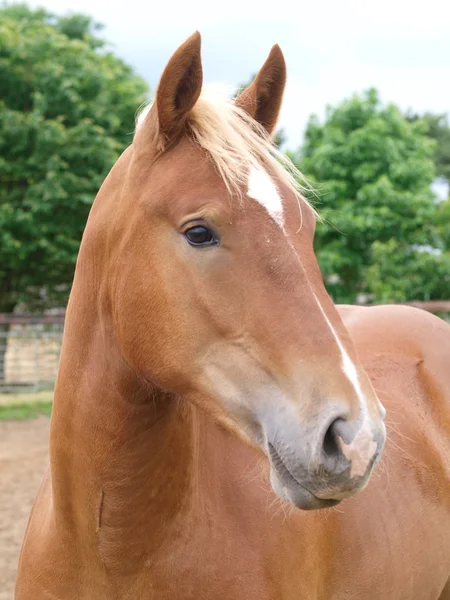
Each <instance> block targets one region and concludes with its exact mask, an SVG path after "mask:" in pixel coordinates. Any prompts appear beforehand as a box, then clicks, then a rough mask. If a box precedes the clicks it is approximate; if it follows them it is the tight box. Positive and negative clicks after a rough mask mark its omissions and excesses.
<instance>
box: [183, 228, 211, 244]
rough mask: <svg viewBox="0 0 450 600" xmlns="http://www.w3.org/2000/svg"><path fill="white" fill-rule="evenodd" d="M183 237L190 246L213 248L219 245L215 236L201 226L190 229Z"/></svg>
mask: <svg viewBox="0 0 450 600" xmlns="http://www.w3.org/2000/svg"><path fill="white" fill-rule="evenodd" d="M184 235H185V236H186V239H187V241H188V242H189V243H190V244H191V246H215V245H217V244H218V243H219V240H218V238H217V236H216V234H215V233H214V232H213V231H211V229H208V227H204V226H203V225H196V226H195V227H191V228H190V229H188V230H187V231H185V232H184Z"/></svg>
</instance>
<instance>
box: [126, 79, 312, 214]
mask: <svg viewBox="0 0 450 600" xmlns="http://www.w3.org/2000/svg"><path fill="white" fill-rule="evenodd" d="M151 107H152V103H150V104H149V105H147V106H146V107H144V108H143V110H141V111H140V112H139V114H138V116H137V119H136V129H139V127H140V126H141V124H142V122H143V121H144V119H145V117H146V115H147V114H148V112H149V111H150V109H151ZM187 129H188V133H189V135H190V136H191V138H192V139H193V140H194V141H195V143H197V144H198V145H199V146H200V147H201V148H202V149H203V150H205V152H206V153H207V154H208V156H209V157H210V159H211V161H212V163H213V164H214V166H215V168H216V170H217V171H218V173H219V174H220V176H221V178H222V179H223V181H224V183H225V185H226V187H227V190H228V192H229V193H230V194H232V195H236V196H238V197H239V198H242V190H243V189H245V190H246V189H247V186H248V177H249V171H250V169H252V168H256V169H258V168H261V165H263V166H264V167H265V168H266V170H267V171H268V172H269V173H271V174H272V175H275V176H276V178H277V179H278V181H280V182H281V183H282V184H284V185H285V186H287V188H289V189H290V190H291V191H292V192H293V193H294V194H295V196H296V198H297V200H298V202H299V206H300V200H303V201H305V202H307V200H306V199H305V198H304V196H303V193H304V191H305V190H310V189H311V188H310V186H309V185H308V184H307V183H306V180H305V178H304V177H303V175H302V174H301V173H300V171H299V170H298V169H297V167H296V166H295V165H294V164H293V163H292V161H291V160H290V159H289V158H288V157H287V156H286V155H284V154H283V153H282V152H280V150H279V149H278V148H277V147H276V146H275V145H274V144H273V141H272V138H271V136H270V135H269V134H268V133H267V131H266V130H265V129H264V127H262V126H261V125H260V124H259V123H257V122H256V121H255V120H254V119H253V118H252V117H250V115H248V113H247V112H246V111H245V110H243V109H242V108H240V107H239V106H237V105H236V104H235V103H234V101H233V99H232V97H231V96H230V94H229V89H227V88H226V87H224V86H218V85H217V84H212V85H211V84H210V85H206V86H204V87H203V89H202V93H201V95H200V97H199V99H198V100H197V102H196V104H195V106H194V107H193V108H192V110H191V111H190V113H189V116H188V117H187ZM307 203H308V202H307ZM308 204H309V203H308ZM313 210H314V209H313ZM314 212H315V211H314Z"/></svg>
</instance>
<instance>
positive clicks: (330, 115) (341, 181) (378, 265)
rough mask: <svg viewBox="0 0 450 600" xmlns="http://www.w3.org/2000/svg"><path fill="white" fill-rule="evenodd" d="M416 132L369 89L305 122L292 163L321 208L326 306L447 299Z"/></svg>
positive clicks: (423, 149)
mask: <svg viewBox="0 0 450 600" xmlns="http://www.w3.org/2000/svg"><path fill="white" fill-rule="evenodd" d="M426 131H427V124H426V123H425V122H424V121H423V120H416V121H414V122H409V121H408V120H407V119H405V118H404V117H403V116H402V114H401V113H400V111H399V109H398V108H396V107H395V106H393V105H387V106H384V105H382V103H381V102H380V100H379V98H378V95H377V92H376V91H375V90H373V89H371V90H368V91H367V92H365V93H364V94H362V95H354V96H353V97H352V98H350V99H348V100H345V101H344V102H342V103H341V104H340V105H339V106H336V107H328V109H327V114H326V120H325V123H323V124H322V123H320V122H319V120H318V119H317V117H315V116H313V117H311V119H310V120H309V123H308V126H307V129H306V135H305V142H304V144H303V146H302V148H301V149H300V151H299V152H298V153H297V154H295V155H293V156H292V158H293V160H294V162H296V163H297V165H298V166H299V167H300V168H301V170H302V171H303V172H304V174H305V175H306V176H307V177H309V180H310V181H311V183H312V184H313V185H315V186H316V189H317V190H318V193H319V195H320V196H321V198H322V204H321V206H319V207H318V208H319V210H320V213H321V214H322V216H323V217H324V223H320V224H318V227H317V232H316V242H315V243H316V251H317V255H318V259H319V264H320V266H321V269H322V273H323V275H324V279H325V283H326V285H327V288H328V291H329V292H330V294H331V295H332V297H333V298H334V300H335V301H337V302H355V300H357V298H358V295H359V294H363V295H366V296H367V297H368V298H369V299H373V300H375V301H383V302H384V301H406V300H420V299H430V298H434V299H440V298H445V299H448V298H450V280H449V276H448V274H449V255H448V252H447V251H446V250H447V248H448V247H447V248H446V246H445V243H444V238H443V235H442V228H440V226H439V222H438V214H439V206H438V204H437V203H436V200H435V198H434V195H433V192H432V190H431V187H430V185H431V183H432V181H433V179H434V176H435V171H434V165H433V161H432V157H433V153H434V149H435V143H434V142H433V141H432V140H431V139H429V138H428V137H427V136H426V135H425V134H426Z"/></svg>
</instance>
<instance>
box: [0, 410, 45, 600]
mask: <svg viewBox="0 0 450 600" xmlns="http://www.w3.org/2000/svg"><path fill="white" fill-rule="evenodd" d="M49 425H50V421H49V419H48V418H47V417H43V416H41V417H38V418H36V419H27V420H23V421H17V420H6V421H0V600H13V597H14V582H15V578H16V571H17V561H18V558H19V552H20V548H21V545H22V540H23V535H24V532H25V527H26V524H27V521H28V515H29V512H30V509H31V505H32V503H33V499H34V496H35V494H36V491H37V489H38V487H39V484H40V483H41V480H42V477H43V474H44V472H45V469H46V467H47V461H48V433H49Z"/></svg>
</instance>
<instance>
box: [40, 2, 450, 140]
mask: <svg viewBox="0 0 450 600" xmlns="http://www.w3.org/2000/svg"><path fill="white" fill-rule="evenodd" d="M116 2H117V3H116ZM116 2H115V1H114V0H42V1H41V2H30V4H32V5H35V6H45V7H46V8H48V9H49V10H52V11H54V12H58V13H66V12H67V11H72V12H85V13H88V14H91V15H92V16H93V17H94V18H95V19H96V20H97V21H100V22H102V23H104V24H105V26H106V29H105V31H104V36H105V37H106V38H108V40H109V41H111V42H112V44H113V45H114V48H115V51H116V52H117V54H119V55H120V56H121V57H122V58H123V59H124V60H126V61H127V62H128V63H129V64H131V65H132V66H133V67H134V68H135V69H136V71H137V72H139V73H140V74H141V75H142V76H143V77H144V78H145V79H146V80H147V81H148V83H149V84H150V85H151V87H152V88H153V89H154V88H155V86H156V84H157V82H158V79H159V76H160V74H161V71H162V69H163V68H164V65H165V64H166V62H167V60H168V59H169V57H170V55H171V54H172V52H173V51H174V50H175V49H176V48H177V46H178V45H179V44H180V43H182V42H183V41H184V39H185V38H186V37H188V36H189V35H190V34H191V33H193V32H194V31H195V30H196V29H198V30H199V31H200V33H201V34H202V40H203V45H202V55H203V66H204V72H205V81H207V82H212V81H223V82H225V83H229V84H232V85H235V84H238V83H241V82H242V81H246V80H247V79H248V77H249V76H250V74H251V73H254V72H255V71H257V70H258V68H259V67H260V66H261V65H262V63H263V62H264V60H265V58H266V56H267V54H268V52H269V50H270V48H271V46H272V45H273V44H274V43H278V44H280V46H281V48H282V50H283V52H284V54H285V57H286V62H287V67H288V85H287V88H286V95H285V101H284V105H283V110H282V114H281V119H280V125H282V126H283V127H284V128H285V129H286V132H287V134H288V139H289V142H288V147H289V148H292V149H293V148H296V147H297V146H298V145H299V144H300V142H301V138H302V132H303V130H304V127H305V124H306V121H307V118H308V116H309V115H310V114H311V113H313V112H314V113H317V114H319V115H320V116H322V115H323V114H324V109H325V106H326V105H327V104H330V103H331V104H334V103H336V102H339V101H340V100H341V99H343V98H345V97H347V96H349V95H351V94H352V93H353V92H354V91H360V90H363V89H366V88H368V87H371V86H374V87H376V88H378V90H379V91H380V93H381V96H382V99H383V100H385V101H392V102H395V103H397V104H399V105H400V107H401V108H402V109H407V108H409V107H411V108H413V109H414V110H415V111H419V112H422V111H426V110H430V111H435V112H449V111H450V3H449V2H448V1H447V0H440V1H438V0H428V1H427V2H423V1H422V2H420V3H419V2H417V0H416V1H414V0H409V1H405V0H377V1H376V2H374V1H373V0H310V1H309V2H305V1H302V0H296V1H295V2H290V1H289V2H288V1H276V0H273V1H272V2H266V1H265V0H256V1H255V0H226V1H224V2H222V1H220V2H218V1H214V0H209V1H204V0H194V1H189V0H170V1H165V0H158V1H157V2H150V1H147V2H144V1H138V0H124V1H121V2H120V3H119V2H118V1H117V0H116Z"/></svg>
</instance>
